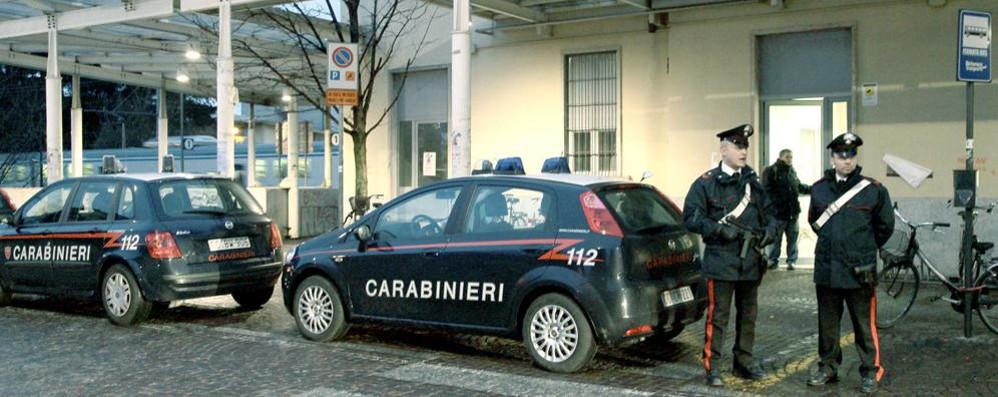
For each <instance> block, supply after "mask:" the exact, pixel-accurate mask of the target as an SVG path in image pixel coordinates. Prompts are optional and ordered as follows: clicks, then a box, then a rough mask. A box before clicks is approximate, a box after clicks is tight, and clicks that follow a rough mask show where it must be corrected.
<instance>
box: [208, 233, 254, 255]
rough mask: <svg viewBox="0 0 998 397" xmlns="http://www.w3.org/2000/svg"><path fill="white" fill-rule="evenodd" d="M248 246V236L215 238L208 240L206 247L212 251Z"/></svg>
mask: <svg viewBox="0 0 998 397" xmlns="http://www.w3.org/2000/svg"><path fill="white" fill-rule="evenodd" d="M249 247H250V240H249V237H233V238H216V239H211V240H208V249H210V250H211V251H212V252H215V251H228V250H237V249H243V248H249Z"/></svg>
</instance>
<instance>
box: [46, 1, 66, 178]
mask: <svg viewBox="0 0 998 397" xmlns="http://www.w3.org/2000/svg"><path fill="white" fill-rule="evenodd" d="M57 37H58V30H56V20H55V16H52V15H50V16H49V43H48V44H49V54H48V65H47V66H48V68H47V71H46V75H45V148H46V152H47V155H46V158H45V167H46V173H47V174H48V183H52V182H58V181H60V180H62V76H60V75H59V50H58V45H57Z"/></svg>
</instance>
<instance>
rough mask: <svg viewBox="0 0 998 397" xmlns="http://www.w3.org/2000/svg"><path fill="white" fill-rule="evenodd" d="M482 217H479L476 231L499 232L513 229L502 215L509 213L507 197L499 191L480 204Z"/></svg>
mask: <svg viewBox="0 0 998 397" xmlns="http://www.w3.org/2000/svg"><path fill="white" fill-rule="evenodd" d="M480 205H481V208H482V211H481V218H479V219H478V222H477V225H476V226H475V231H476V232H479V233H498V232H508V231H511V230H513V225H510V224H509V223H507V222H506V221H505V220H503V219H502V217H504V216H507V215H509V214H508V209H507V208H506V198H505V197H503V196H502V195H501V194H499V193H495V194H492V195H490V196H488V197H486V198H485V200H482V203H481V204H480Z"/></svg>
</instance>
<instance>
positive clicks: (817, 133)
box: [758, 96, 851, 264]
mask: <svg viewBox="0 0 998 397" xmlns="http://www.w3.org/2000/svg"><path fill="white" fill-rule="evenodd" d="M762 108H763V114H762V124H763V139H764V144H763V145H762V153H761V156H760V158H761V159H762V161H760V162H759V163H760V164H759V168H760V169H759V170H758V172H760V173H761V172H762V169H763V168H765V167H766V166H769V165H771V164H773V162H775V161H776V159H777V158H778V157H779V156H780V151H782V150H784V149H790V150H791V151H793V154H794V160H793V167H794V169H795V170H796V171H797V177H798V178H799V179H800V181H801V182H802V183H805V184H808V185H810V184H812V183H814V182H815V181H817V180H818V179H819V178H821V176H822V175H823V174H824V170H825V169H827V168H829V167H831V157H829V155H828V151H827V150H825V145H827V144H828V142H829V141H831V139H832V138H833V137H835V136H836V135H838V134H842V133H845V132H847V131H849V130H850V119H851V118H850V117H849V111H850V99H849V97H848V96H837V97H816V98H790V99H780V100H767V101H763V106H762ZM810 203H811V197H810V196H806V195H805V196H801V197H800V205H801V212H802V213H801V216H800V217H799V218H798V222H799V225H800V239H799V240H798V251H799V252H800V258H801V259H804V258H813V257H814V245H815V243H816V242H817V237H816V236H815V235H814V232H812V231H811V228H810V226H808V224H807V209H808V207H809V206H810ZM783 247H786V245H783ZM807 263H808V262H804V264H807Z"/></svg>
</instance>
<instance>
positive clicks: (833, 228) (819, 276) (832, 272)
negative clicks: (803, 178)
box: [807, 167, 894, 288]
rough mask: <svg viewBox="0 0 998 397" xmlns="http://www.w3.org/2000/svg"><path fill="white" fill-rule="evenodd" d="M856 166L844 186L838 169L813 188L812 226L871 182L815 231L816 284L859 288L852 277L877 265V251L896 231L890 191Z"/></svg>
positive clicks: (826, 173)
mask: <svg viewBox="0 0 998 397" xmlns="http://www.w3.org/2000/svg"><path fill="white" fill-rule="evenodd" d="M861 172H862V168H861V167H856V171H854V172H853V173H852V174H851V175H849V178H848V179H846V181H845V183H844V184H841V185H840V184H838V183H836V182H835V170H827V171H825V176H824V177H823V178H821V179H820V180H819V181H817V182H815V183H814V185H813V186H812V189H811V208H810V209H809V211H808V216H807V220H808V223H811V224H812V229H813V228H814V226H813V224H814V222H815V221H817V220H818V217H820V216H821V214H822V212H824V211H825V209H826V208H828V206H829V205H830V204H831V203H834V202H835V200H836V199H838V198H839V196H841V195H842V194H844V193H845V192H847V191H848V190H849V189H851V188H852V187H853V186H855V185H856V184H857V183H859V181H860V180H862V179H867V180H869V181H870V182H871V183H870V185H869V186H867V187H866V188H864V189H863V190H862V191H860V192H859V194H857V195H856V196H855V197H853V198H852V199H851V200H849V202H848V203H846V205H844V206H842V207H841V209H839V211H838V212H836V213H835V215H833V216H832V217H831V218H829V219H828V222H826V223H825V225H824V226H823V227H822V228H821V229H819V230H816V231H815V232H816V233H817V235H818V244H817V246H816V247H815V250H814V282H815V284H819V285H822V286H827V287H831V288H860V285H859V283H858V282H857V281H856V276H855V275H854V274H853V268H854V267H856V266H862V265H869V264H876V263H877V250H878V249H879V248H880V247H881V246H883V245H884V243H886V242H887V239H888V238H890V237H891V233H893V232H894V211H893V209H892V207H891V197H890V194H888V192H887V188H886V187H884V186H883V185H881V184H880V182H877V181H876V180H874V179H872V178H867V177H864V176H861V175H860V173H861Z"/></svg>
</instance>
